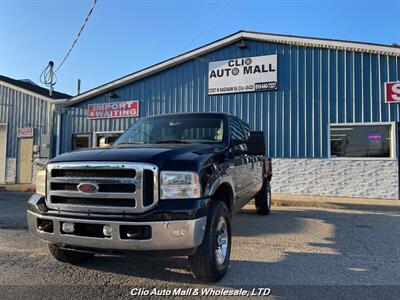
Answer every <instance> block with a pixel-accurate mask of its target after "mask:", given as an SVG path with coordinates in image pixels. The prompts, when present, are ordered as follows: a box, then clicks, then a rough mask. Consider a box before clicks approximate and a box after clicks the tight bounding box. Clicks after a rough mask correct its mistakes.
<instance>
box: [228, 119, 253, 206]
mask: <svg viewBox="0 0 400 300" xmlns="http://www.w3.org/2000/svg"><path fill="white" fill-rule="evenodd" d="M230 133H231V142H232V143H233V144H235V145H232V146H231V155H232V157H233V159H232V160H231V168H234V174H232V176H233V183H234V185H235V187H234V188H235V193H236V197H237V199H236V202H237V205H236V206H237V207H236V209H240V208H241V207H242V206H243V205H244V204H246V202H247V201H248V192H249V190H250V189H251V188H252V182H253V180H252V174H251V158H250V157H249V156H248V155H247V153H246V150H247V147H246V144H245V140H246V136H245V134H244V131H243V127H242V125H241V121H240V120H239V119H238V118H235V117H232V118H231V120H230Z"/></svg>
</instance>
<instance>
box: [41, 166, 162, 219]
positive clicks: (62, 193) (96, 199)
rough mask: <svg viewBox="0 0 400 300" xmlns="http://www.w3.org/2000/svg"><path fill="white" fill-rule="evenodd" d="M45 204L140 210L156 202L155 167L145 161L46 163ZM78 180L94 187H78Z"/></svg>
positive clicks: (93, 209)
mask: <svg viewBox="0 0 400 300" xmlns="http://www.w3.org/2000/svg"><path fill="white" fill-rule="evenodd" d="M47 168H48V172H47V197H46V203H47V205H48V207H49V208H52V209H57V210H65V211H84V212H110V213H115V212H122V213H125V212H126V213H129V212H131V213H142V212H145V211H148V210H150V209H151V208H153V207H154V206H155V205H156V204H157V202H158V168H157V166H155V165H150V164H145V163H115V162H109V163H108V162H107V163H102V162H90V163H54V164H49V165H48V167H47ZM80 184H89V185H91V186H92V187H95V188H94V189H93V190H91V191H82V190H83V189H82V188H81V187H79V188H78V186H79V185H80Z"/></svg>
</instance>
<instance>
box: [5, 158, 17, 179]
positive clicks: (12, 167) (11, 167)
mask: <svg viewBox="0 0 400 300" xmlns="http://www.w3.org/2000/svg"><path fill="white" fill-rule="evenodd" d="M16 179H17V160H16V159H15V158H9V157H8V158H7V167H6V183H15V181H16Z"/></svg>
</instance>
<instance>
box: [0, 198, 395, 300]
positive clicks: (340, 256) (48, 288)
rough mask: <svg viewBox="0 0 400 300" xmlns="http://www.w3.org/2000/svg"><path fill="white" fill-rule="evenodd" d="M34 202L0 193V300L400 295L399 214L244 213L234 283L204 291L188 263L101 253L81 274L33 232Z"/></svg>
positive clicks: (238, 219) (236, 226) (230, 279)
mask: <svg viewBox="0 0 400 300" xmlns="http://www.w3.org/2000/svg"><path fill="white" fill-rule="evenodd" d="M29 196H30V194H29V193H9V192H0V205H1V209H0V295H1V296H0V298H2V299H15V298H23V299H32V298H33V299H55V298H58V299H73V298H76V299H81V298H85V299H89V298H90V299H96V298H100V299H110V298H114V299H117V298H121V299H128V298H134V297H137V296H140V295H143V297H146V298H148V296H153V298H160V297H163V298H166V297H165V296H164V295H162V293H164V294H168V293H172V292H175V293H177V294H178V295H180V297H178V298H183V297H184V296H185V294H184V293H185V292H186V293H188V295H192V296H193V297H192V298H195V297H196V298H208V299H209V298H210V297H208V296H205V295H203V296H202V297H201V294H200V295H199V296H197V294H195V293H196V292H195V290H196V289H198V291H199V293H205V292H210V293H214V294H213V295H214V296H215V295H218V293H222V292H224V291H225V292H226V291H235V292H237V293H240V292H241V293H242V294H240V295H241V297H240V298H249V297H248V296H249V295H251V293H252V292H254V293H255V294H257V293H258V291H259V290H257V289H258V288H261V289H262V288H267V289H270V295H269V297H270V298H278V299H345V298H347V299H398V298H399V295H400V265H399V258H400V212H399V211H396V210H394V211H388V210H384V211H371V210H368V211H367V210H366V211H363V210H355V209H352V210H350V209H329V208H311V207H274V210H273V212H272V214H271V215H269V216H259V215H257V214H256V213H255V210H254V207H251V206H250V207H246V209H244V210H242V212H241V213H239V214H237V215H236V216H235V217H234V220H233V239H232V241H233V246H232V255H231V264H230V267H229V270H228V273H227V275H226V276H225V277H224V278H223V279H222V280H221V281H220V282H218V283H215V284H204V283H202V282H199V281H197V280H194V279H193V278H192V277H191V275H190V273H189V270H188V267H187V260H186V258H184V257H178V258H162V257H148V258H146V257H141V256H135V255H127V256H111V255H97V256H96V257H95V258H94V259H93V260H91V261H88V262H86V263H84V264H82V265H80V266H74V265H69V264H62V263H60V262H57V261H56V260H54V259H53V258H52V257H51V256H50V254H49V253H48V250H47V247H46V244H45V243H43V242H41V241H39V240H37V239H36V238H34V237H33V236H32V235H31V234H29V233H28V231H27V225H26V218H25V214H26V201H27V199H28V198H29ZM154 288H156V289H155V290H153V289H154ZM179 288H180V289H181V290H177V289H179ZM205 288H208V289H209V290H205ZM240 289H242V290H240ZM253 289H256V290H253ZM157 292H158V293H160V294H159V295H158V296H157V295H154V293H157ZM131 293H132V294H134V295H132V294H131ZM146 293H153V295H151V294H148V295H146V296H145V295H144V294H146ZM264 293H265V290H264Z"/></svg>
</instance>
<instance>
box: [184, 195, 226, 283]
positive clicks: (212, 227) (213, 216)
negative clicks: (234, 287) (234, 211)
mask: <svg viewBox="0 0 400 300" xmlns="http://www.w3.org/2000/svg"><path fill="white" fill-rule="evenodd" d="M221 218H223V219H224V220H225V222H226V233H227V243H228V244H227V247H226V248H225V249H226V255H225V258H224V260H223V263H218V262H217V260H218V259H217V254H216V252H217V248H218V245H217V242H218V241H219V239H218V235H219V233H218V230H217V229H218V227H219V225H220V222H222V221H221ZM221 232H222V231H221ZM230 254H231V222H230V213H229V210H228V208H227V207H226V204H225V203H224V202H222V201H213V202H212V203H211V207H210V211H209V214H208V216H207V225H206V230H205V233H204V239H203V243H202V244H201V245H200V246H199V247H198V248H197V250H196V253H195V254H194V255H192V256H189V265H190V270H191V272H192V275H193V277H194V278H196V279H199V280H201V281H208V282H216V281H219V280H220V279H221V278H222V277H223V276H224V275H225V273H226V271H227V270H228V265H229V259H230Z"/></svg>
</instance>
